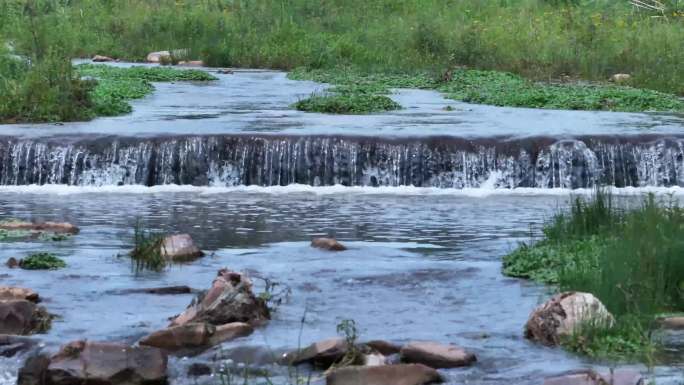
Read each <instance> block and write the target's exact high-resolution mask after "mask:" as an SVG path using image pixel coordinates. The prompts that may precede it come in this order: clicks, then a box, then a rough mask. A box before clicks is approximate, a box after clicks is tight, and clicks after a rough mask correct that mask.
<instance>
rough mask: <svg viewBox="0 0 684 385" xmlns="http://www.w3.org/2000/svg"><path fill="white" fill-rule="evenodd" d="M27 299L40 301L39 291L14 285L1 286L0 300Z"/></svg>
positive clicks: (35, 301)
mask: <svg viewBox="0 0 684 385" xmlns="http://www.w3.org/2000/svg"><path fill="white" fill-rule="evenodd" d="M15 300H26V301H30V302H34V303H37V302H39V301H40V297H39V296H38V293H36V292H35V291H33V290H31V289H25V288H23V287H13V286H0V301H15Z"/></svg>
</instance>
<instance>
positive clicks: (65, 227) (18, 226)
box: [0, 221, 79, 234]
mask: <svg viewBox="0 0 684 385" xmlns="http://www.w3.org/2000/svg"><path fill="white" fill-rule="evenodd" d="M0 229H2V230H25V231H34V232H52V233H57V234H78V232H79V229H78V227H76V226H74V225H72V224H71V223H66V222H40V223H32V222H23V221H14V222H0Z"/></svg>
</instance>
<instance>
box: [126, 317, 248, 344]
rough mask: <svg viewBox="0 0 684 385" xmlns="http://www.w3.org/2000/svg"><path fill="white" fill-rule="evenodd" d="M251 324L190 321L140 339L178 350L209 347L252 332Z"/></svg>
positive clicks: (141, 341)
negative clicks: (217, 323) (215, 324)
mask: <svg viewBox="0 0 684 385" xmlns="http://www.w3.org/2000/svg"><path fill="white" fill-rule="evenodd" d="M252 332H254V329H253V328H252V326H251V325H249V324H246V323H241V322H234V323H230V324H226V325H220V326H218V327H217V326H213V325H210V324H208V323H205V322H202V323H189V324H185V325H180V326H172V327H169V328H167V329H163V330H159V331H156V332H154V333H152V334H150V335H149V336H147V337H145V338H143V339H142V340H140V342H139V344H140V345H145V346H153V347H156V348H160V349H164V350H168V351H177V350H182V349H196V348H209V347H211V346H214V345H218V344H220V343H222V342H225V341H229V340H233V339H235V338H238V337H244V336H248V335H250V334H252Z"/></svg>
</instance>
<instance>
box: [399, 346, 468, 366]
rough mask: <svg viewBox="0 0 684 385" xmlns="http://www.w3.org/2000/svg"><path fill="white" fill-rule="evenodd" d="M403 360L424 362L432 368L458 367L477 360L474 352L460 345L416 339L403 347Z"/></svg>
mask: <svg viewBox="0 0 684 385" xmlns="http://www.w3.org/2000/svg"><path fill="white" fill-rule="evenodd" d="M400 354H401V361H402V362H407V363H414V364H423V365H427V366H429V367H431V368H435V369H440V368H457V367H461V366H469V365H472V364H473V363H474V362H475V361H477V359H476V357H475V355H474V354H472V353H470V352H467V351H465V350H464V349H462V348H459V347H458V346H453V345H442V344H438V343H436V342H423V341H414V342H410V343H408V344H407V345H406V346H404V347H403V348H401V353H400Z"/></svg>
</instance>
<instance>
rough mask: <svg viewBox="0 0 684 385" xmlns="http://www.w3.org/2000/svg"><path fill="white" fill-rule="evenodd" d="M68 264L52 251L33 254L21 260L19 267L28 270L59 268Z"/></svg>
mask: <svg viewBox="0 0 684 385" xmlns="http://www.w3.org/2000/svg"><path fill="white" fill-rule="evenodd" d="M66 266H67V264H66V262H64V260H62V259H61V258H59V257H56V256H55V255H54V254H51V253H37V254H31V255H30V256H28V257H26V258H24V259H22V260H21V261H20V262H19V267H21V268H22V269H26V270H57V269H62V268H65V267H66Z"/></svg>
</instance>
